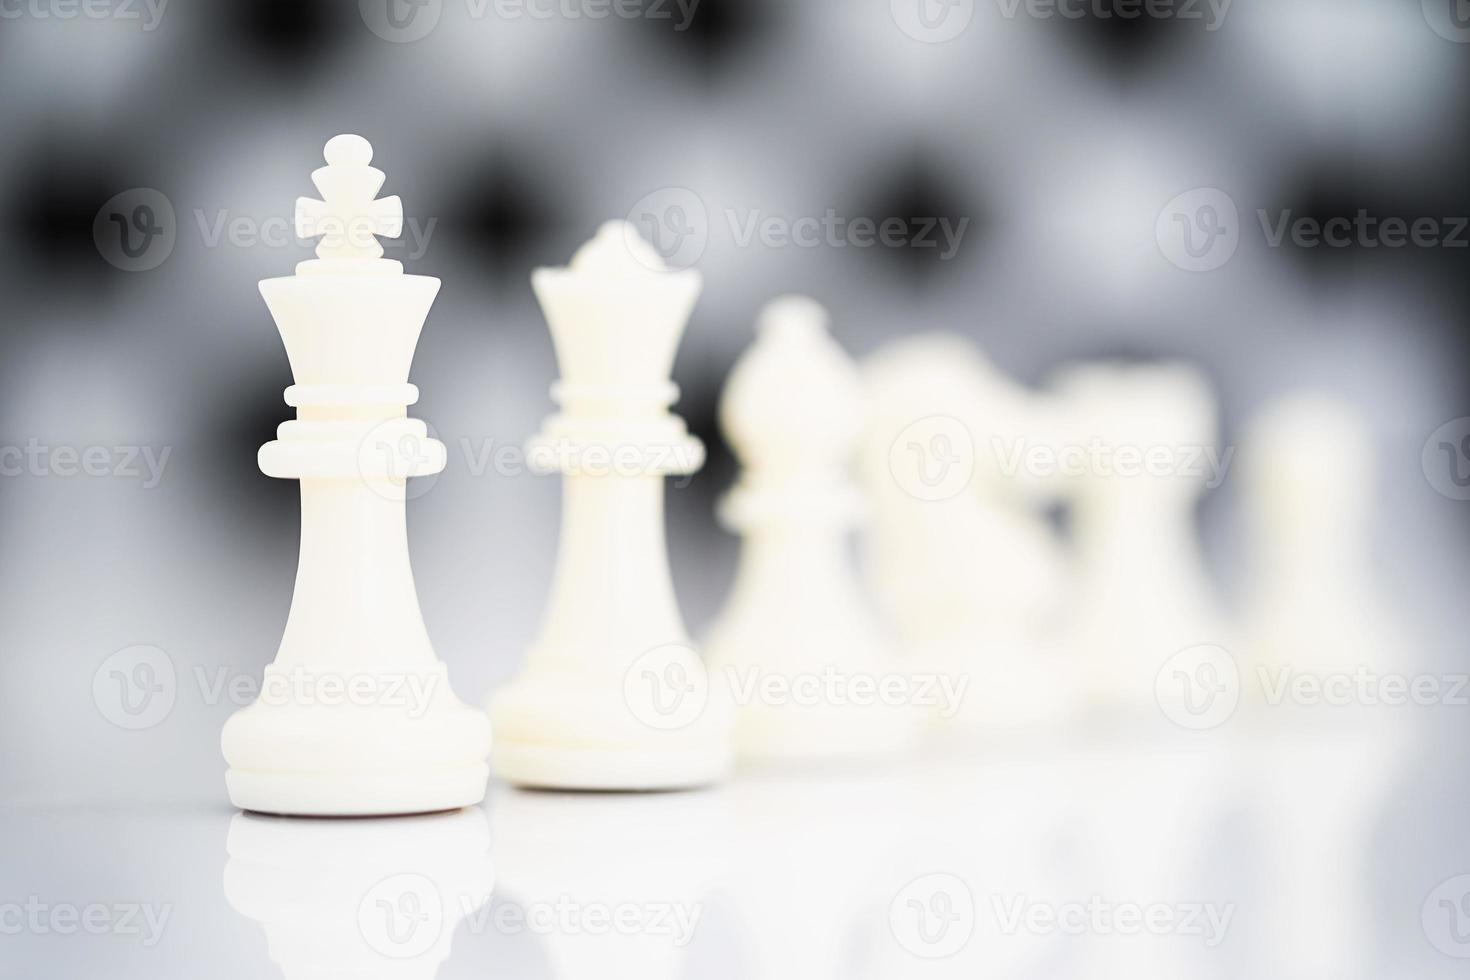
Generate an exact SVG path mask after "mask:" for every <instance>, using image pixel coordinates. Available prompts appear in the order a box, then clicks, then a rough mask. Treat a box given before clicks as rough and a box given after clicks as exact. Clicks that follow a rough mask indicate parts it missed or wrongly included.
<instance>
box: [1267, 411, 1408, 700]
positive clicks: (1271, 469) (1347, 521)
mask: <svg viewBox="0 0 1470 980" xmlns="http://www.w3.org/2000/svg"><path fill="white" fill-rule="evenodd" d="M1376 455H1377V454H1376V452H1375V449H1374V446H1373V436H1372V431H1371V429H1370V428H1369V425H1368V422H1367V420H1366V419H1364V418H1363V417H1362V416H1361V415H1360V414H1358V413H1357V412H1356V410H1354V409H1353V408H1352V406H1350V405H1347V404H1344V403H1342V402H1339V401H1335V400H1332V399H1330V398H1327V397H1326V396H1320V395H1298V396H1295V397H1293V398H1290V399H1287V400H1284V401H1281V402H1278V403H1276V404H1274V405H1272V406H1270V407H1269V408H1268V409H1266V410H1265V411H1263V412H1262V413H1261V415H1260V416H1259V417H1257V419H1256V420H1255V422H1254V423H1253V424H1252V425H1251V427H1250V428H1249V429H1248V430H1247V432H1246V435H1245V439H1244V440H1243V449H1242V453H1241V472H1242V474H1243V476H1244V477H1245V486H1246V490H1247V503H1248V505H1249V508H1250V516H1251V518H1252V525H1251V529H1252V534H1251V537H1250V541H1251V544H1252V554H1251V558H1252V567H1251V574H1250V577H1249V580H1248V581H1249V585H1250V588H1249V590H1248V593H1247V598H1246V602H1245V608H1246V616H1245V619H1246V623H1247V630H1248V636H1249V638H1250V641H1251V643H1252V653H1253V655H1254V661H1255V662H1254V664H1253V666H1254V667H1255V669H1256V678H1255V680H1256V681H1257V682H1258V683H1255V684H1253V685H1252V687H1253V688H1254V689H1255V690H1256V693H1257V694H1261V695H1264V693H1265V691H1264V690H1263V689H1262V685H1261V684H1260V683H1259V682H1260V681H1262V680H1271V679H1273V678H1274V677H1275V676H1276V675H1278V674H1280V673H1281V672H1282V671H1283V670H1289V671H1296V672H1304V673H1312V674H1319V675H1320V674H1322V673H1324V672H1333V671H1341V672H1352V671H1354V670H1355V669H1356V668H1358V667H1360V666H1361V667H1365V668H1368V669H1369V670H1372V671H1376V672H1378V673H1380V674H1382V673H1384V672H1388V671H1403V670H1405V669H1406V667H1407V666H1408V665H1407V664H1406V663H1405V661H1406V659H1407V658H1408V657H1409V656H1410V654H1411V652H1412V651H1411V648H1410V643H1409V640H1408V638H1407V637H1406V635H1405V630H1404V628H1403V626H1402V625H1401V624H1400V623H1399V622H1397V619H1396V617H1395V616H1394V614H1393V613H1392V612H1391V610H1390V609H1389V607H1388V605H1387V604H1386V603H1385V602H1384V601H1383V598H1382V596H1383V588H1382V583H1381V581H1379V580H1378V578H1377V576H1376V575H1375V574H1374V568H1373V564H1372V561H1371V558H1370V555H1369V540H1368V539H1369V533H1370V529H1371V527H1372V520H1373V513H1374V507H1375V505H1376V497H1377V493H1376V479H1377V477H1376V473H1377V465H1378V464H1377V460H1376ZM1268 686H1275V685H1274V684H1273V685H1268Z"/></svg>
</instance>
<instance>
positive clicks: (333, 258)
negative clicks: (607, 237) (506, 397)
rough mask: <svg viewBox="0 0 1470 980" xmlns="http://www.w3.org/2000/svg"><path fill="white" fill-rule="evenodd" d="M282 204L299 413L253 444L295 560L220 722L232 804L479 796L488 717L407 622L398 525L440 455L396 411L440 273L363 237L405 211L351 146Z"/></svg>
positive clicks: (272, 289) (402, 404)
mask: <svg viewBox="0 0 1470 980" xmlns="http://www.w3.org/2000/svg"><path fill="white" fill-rule="evenodd" d="M326 159H327V164H328V165H327V166H326V167H323V168H321V169H319V170H317V171H316V172H314V173H313V174H312V181H313V182H314V183H315V184H316V186H317V188H318V189H319V190H320V191H321V193H322V198H323V200H322V201H313V200H309V199H305V198H303V199H301V200H299V201H298V202H297V210H296V221H297V233H298V235H299V236H300V237H303V238H307V237H314V236H321V239H322V240H321V244H320V245H319V246H318V248H317V250H316V254H317V258H316V259H315V260H313V261H307V262H303V263H301V264H300V265H298V266H297V268H296V275H294V276H288V277H284V278H279V279H267V280H266V281H264V282H262V283H261V284H260V291H261V294H262V295H263V296H264V297H265V301H266V304H267V305H268V306H269V307H270V310H271V315H272V316H273V317H274V318H275V321H276V325H277V326H278V327H279V329H280V332H281V338H282V339H283V340H284V341H285V344H286V352H287V354H288V355H289V356H290V359H291V371H292V374H293V375H294V376H295V380H296V383H295V384H294V385H292V386H291V387H290V388H288V389H286V403H287V404H288V405H292V406H294V407H295V408H296V418H295V419H294V420H292V421H288V422H285V423H283V424H282V425H281V426H280V428H279V430H278V432H277V436H278V438H277V439H276V440H275V441H273V442H270V443H267V444H266V445H265V446H262V447H261V449H260V468H261V470H262V471H263V472H264V473H265V474H266V475H268V476H273V477H279V478H284V479H299V480H300V481H301V556H300V565H299V567H298V569H297V573H296V591H295V594H294V595H293V597H292V600H291V613H290V616H289V617H288V619H287V621H286V631H285V636H284V637H283V638H282V640H281V646H280V650H279V651H278V652H277V654H276V659H275V662H274V663H272V664H270V665H269V666H267V667H266V669H265V678H264V682H263V684H262V687H261V695H260V698H259V699H258V700H257V701H256V702H255V703H254V704H252V705H250V706H249V707H247V708H245V709H244V710H242V711H239V712H237V713H236V714H235V715H234V716H233V717H231V718H230V720H229V721H228V722H227V723H226V725H225V729H224V733H223V736H222V746H223V749H224V755H225V759H226V761H227V762H228V763H229V766H230V768H229V772H228V773H227V775H226V784H227V786H228V788H229V792H230V799H231V800H232V801H233V802H234V803H235V805H236V806H239V807H242V808H244V809H248V810H259V811H265V812H271V813H286V814H299V815H365V814H394V813H416V812H427V811H433V810H446V809H451V808H455V807H462V806H468V805H471V804H474V803H478V802H479V801H480V800H481V799H483V798H484V795H485V785H486V781H487V779H488V777H489V769H488V766H487V765H486V762H485V759H486V756H487V755H488V754H489V751H490V727H489V722H488V720H487V719H486V718H485V716H484V714H483V713H482V712H479V711H476V710H474V709H472V708H470V707H468V706H466V705H465V704H463V703H461V702H460V701H459V700H458V699H457V698H456V697H455V696H454V693H453V692H452V691H451V690H450V688H449V682H448V678H447V677H446V670H445V666H444V664H443V663H442V662H441V661H440V660H439V658H438V657H437V656H436V655H435V653H434V650H433V647H432V646H431V645H430V643H429V636H428V633H427V631H426V630H425V628H424V622H423V617H422V615H421V613H420V611H419V604H418V596H417V594H416V592H415V590H414V583H413V571H412V569H411V568H410V566H409V556H408V535H407V528H406V524H405V515H404V496H405V494H404V487H405V481H406V480H407V478H408V477H412V476H422V475H426V474H431V473H437V472H439V471H440V470H442V469H443V468H444V464H445V461H446V454H445V450H444V446H443V444H442V443H440V442H438V441H437V440H434V439H430V438H429V437H428V431H427V428H426V427H425V425H424V424H423V423H422V422H420V421H417V420H415V419H410V418H408V417H407V406H408V405H409V404H412V403H413V402H414V401H416V400H417V399H418V389H417V388H415V387H414V386H413V385H411V384H409V383H408V370H409V365H410V363H411V362H412V360H413V352H414V347H415V345H416V344H417V343H418V337H419V331H420V330H421V329H422V328H423V325H424V320H425V318H426V317H427V316H428V312H429V306H430V305H431V304H432V303H433V301H434V297H435V295H437V293H438V292H439V280H438V279H433V278H430V277H428V276H410V275H404V274H403V266H402V265H401V264H400V263H398V262H395V261H391V260H388V259H384V258H383V249H382V246H381V245H380V244H379V243H378V241H377V239H376V237H375V236H378V235H387V236H389V237H393V236H396V235H397V234H399V232H400V230H401V228H402V223H403V210H402V205H401V204H400V202H399V201H398V199H397V198H396V197H394V198H385V199H383V200H375V199H374V198H375V196H376V194H377V192H378V189H379V188H380V187H381V186H382V184H383V174H382V172H381V171H379V170H377V169H375V168H373V167H370V166H369V165H368V164H369V163H370V161H371V160H372V147H371V146H369V145H368V142H367V141H366V140H364V139H362V138H361V137H359V136H338V137H336V138H334V139H333V140H331V141H330V142H329V143H328V144H327V148H326Z"/></svg>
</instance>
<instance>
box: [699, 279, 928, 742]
mask: <svg viewBox="0 0 1470 980" xmlns="http://www.w3.org/2000/svg"><path fill="white" fill-rule="evenodd" d="M758 330H759V337H758V339H757V340H756V342H755V344H754V346H752V347H751V348H750V349H749V350H748V351H747V352H746V353H745V354H744V355H743V356H742V357H741V358H740V360H739V361H738V362H737V363H736V365H735V367H734V369H733V370H732V371H731V373H730V379H729V381H728V382H727V383H726V385H725V392H724V398H723V400H722V402H721V419H722V421H723V424H724V429H725V432H726V435H727V436H728V438H729V439H730V442H731V444H732V445H733V446H734V448H735V451H736V453H737V454H738V455H739V457H740V459H741V462H742V463H743V464H744V470H743V472H742V474H741V478H740V482H739V483H738V484H737V485H736V486H735V488H734V489H733V490H731V491H730V493H729V495H728V496H727V497H726V498H725V499H724V500H723V501H722V503H721V515H720V516H721V518H722V520H723V522H724V523H725V524H726V525H727V526H729V527H730V528H732V529H733V530H735V531H737V532H738V533H740V534H741V535H742V537H743V539H744V540H743V544H742V546H741V553H740V567H739V570H738V571H737V572H736V577H735V588H734V591H733V593H732V594H731V596H730V598H729V601H728V602H727V604H726V606H725V608H724V610H723V612H722V613H721V615H720V617H719V619H718V620H717V621H716V624H715V626H714V627H713V628H712V629H711V631H710V635H709V640H708V642H707V643H706V645H705V648H706V651H707V654H708V656H709V659H710V664H711V669H712V670H714V671H715V672H716V676H717V678H718V680H719V681H720V682H721V683H722V684H723V685H725V686H726V687H728V689H729V690H730V691H731V692H732V693H733V694H734V695H735V700H736V703H737V705H738V707H737V708H736V744H737V750H738V751H739V753H740V754H741V756H742V757H744V758H748V759H801V758H817V757H837V756H842V757H850V758H857V759H862V758H870V757H873V756H879V755H884V754H890V753H894V752H896V751H899V750H901V749H903V748H904V747H905V746H906V745H907V744H908V743H909V742H910V741H911V735H912V734H913V733H914V732H915V731H916V722H917V720H918V718H919V716H918V715H917V714H916V709H915V707H914V706H913V705H911V704H904V703H898V701H897V699H895V700H894V702H893V703H884V702H883V701H881V700H878V699H876V698H875V696H874V692H875V691H877V690H878V689H879V688H880V686H881V685H882V684H883V682H884V681H885V678H887V677H889V676H890V675H894V673H895V671H896V670H897V666H898V665H896V664H894V663H893V662H891V660H890V659H889V658H888V657H887V650H886V649H884V646H883V643H882V640H881V639H880V635H879V629H878V624H877V623H876V622H875V621H873V618H872V617H871V615H870V613H869V611H868V606H867V603H866V601H865V599H864V598H863V596H862V593H861V591H860V589H859V587H858V584H857V582H856V580H855V577H854V575H853V572H852V570H851V568H850V567H849V558H848V554H847V550H846V548H845V547H844V540H843V539H844V538H845V536H846V533H847V531H848V529H849V528H850V527H851V526H852V525H853V524H854V523H855V522H856V521H857V520H858V519H859V516H860V514H861V511H862V509H863V507H862V501H861V498H860V497H859V495H858V492H857V489H856V487H854V486H853V485H852V483H851V479H850V477H849V475H848V465H849V460H850V459H851V457H852V455H853V452H854V450H855V449H856V445H857V441H858V439H859V438H860V437H861V434H862V424H863V413H862V409H863V393H862V387H861V383H860V381H859V379H858V374H857V370H856V368H855V367H854V366H853V364H852V362H851V360H850V359H849V358H848V356H847V355H846V353H844V352H843V350H842V349H841V348H840V347H839V346H838V345H837V344H836V343H835V342H834V341H833V340H832V338H831V337H830V336H829V335H828V333H827V311H826V310H824V309H822V307H821V306H819V305H818V304H816V303H815V302H813V301H812V300H809V299H804V298H800V297H786V298H784V299H779V300H776V301H775V302H773V303H771V304H770V305H768V306H767V307H766V308H765V310H764V311H763V312H762V313H761V316H760V321H759V324H758ZM771 679H775V680H778V681H780V682H782V683H783V687H782V691H783V692H784V693H782V694H781V695H780V696H779V697H777V698H769V697H763V695H762V690H763V685H764V683H765V682H766V681H768V680H771ZM808 689H809V690H808ZM865 690H866V691H867V693H864V691H865Z"/></svg>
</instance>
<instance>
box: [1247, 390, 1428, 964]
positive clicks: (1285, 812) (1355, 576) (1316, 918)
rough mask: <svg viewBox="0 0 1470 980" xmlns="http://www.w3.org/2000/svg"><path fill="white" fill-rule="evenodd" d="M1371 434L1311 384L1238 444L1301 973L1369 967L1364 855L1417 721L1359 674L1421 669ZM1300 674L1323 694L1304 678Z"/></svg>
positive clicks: (1282, 938)
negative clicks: (1387, 587)
mask: <svg viewBox="0 0 1470 980" xmlns="http://www.w3.org/2000/svg"><path fill="white" fill-rule="evenodd" d="M1371 440H1372V436H1371V430H1370V428H1369V425H1368V423H1367V421H1366V420H1364V419H1363V418H1361V417H1360V416H1359V415H1358V413H1357V412H1356V411H1354V410H1353V408H1352V407H1351V406H1349V405H1345V404H1341V403H1339V402H1336V401H1334V400H1332V399H1329V398H1326V397H1322V396H1316V395H1298V396H1295V397H1293V398H1290V399H1288V400H1285V401H1283V402H1279V403H1277V404H1275V405H1273V406H1271V407H1270V408H1268V409H1267V410H1266V411H1265V412H1264V413H1262V415H1261V416H1260V417H1258V419H1257V420H1256V421H1255V423H1254V424H1253V425H1252V426H1251V427H1250V429H1249V430H1248V431H1247V434H1246V437H1245V439H1244V440H1243V447H1242V451H1241V473H1242V475H1243V477H1244V478H1245V486H1246V489H1247V493H1248V497H1247V502H1248V505H1249V509H1250V513H1251V516H1252V518H1253V521H1252V534H1251V537H1250V540H1251V543H1252V555H1251V557H1252V562H1253V566H1252V571H1253V574H1252V575H1251V578H1250V582H1251V588H1250V592H1249V595H1248V598H1247V601H1246V616H1245V623H1246V627H1247V632H1246V636H1247V639H1248V640H1249V642H1250V649H1249V655H1250V656H1249V658H1248V659H1249V662H1248V663H1247V664H1246V665H1245V669H1246V670H1247V671H1248V674H1247V676H1246V678H1245V680H1246V683H1245V687H1246V690H1247V691H1248V692H1249V693H1250V695H1251V704H1250V708H1251V711H1250V713H1249V715H1248V718H1249V719H1250V720H1251V721H1253V722H1254V723H1255V732H1254V735H1255V739H1256V747H1257V750H1258V751H1257V753H1256V758H1255V759H1254V760H1253V762H1252V772H1253V774H1254V779H1253V784H1254V785H1255V787H1256V788H1257V791H1258V794H1259V795H1258V804H1257V811H1258V814H1259V820H1260V821H1261V823H1262V825H1263V826H1265V827H1268V828H1269V832H1268V833H1267V834H1266V835H1265V841H1266V844H1267V847H1268V864H1269V866H1270V867H1272V868H1274V869H1276V873H1277V874H1278V875H1279V880H1277V881H1276V882H1275V884H1274V887H1273V888H1272V889H1271V895H1272V900H1273V909H1272V914H1271V915H1269V916H1267V917H1266V919H1265V921H1268V922H1270V923H1272V924H1273V930H1274V935H1273V936H1272V937H1271V940H1272V946H1273V955H1272V960H1273V962H1276V963H1277V964H1279V965H1280V967H1281V969H1282V974H1283V975H1290V976H1293V977H1301V978H1303V980H1327V978H1334V980H1337V978H1351V977H1354V976H1360V975H1362V971H1361V968H1360V967H1359V964H1360V963H1362V962H1363V961H1364V958H1365V957H1364V954H1365V953H1366V952H1367V951H1366V950H1365V949H1364V947H1363V943H1362V941H1361V937H1363V936H1365V935H1369V934H1371V930H1372V924H1373V910H1372V908H1371V906H1370V904H1369V903H1368V901H1367V896H1368V894H1369V889H1368V874H1369V868H1368V867H1367V866H1366V862H1365V860H1364V855H1366V854H1368V853H1370V851H1371V844H1370V841H1371V838H1372V834H1373V822H1374V820H1375V818H1376V817H1377V814H1378V812H1379V808H1380V807H1381V806H1382V805H1383V804H1384V802H1385V796H1386V794H1387V792H1388V789H1389V783H1390V780H1391V778H1392V773H1393V771H1394V768H1395V762H1396V761H1397V760H1398V758H1399V757H1400V755H1401V753H1402V752H1403V751H1404V748H1405V745H1404V738H1405V735H1406V734H1407V733H1406V732H1405V731H1404V730H1403V725H1402V724H1401V722H1402V718H1401V715H1402V713H1403V712H1404V710H1405V709H1404V708H1402V707H1395V706H1392V705H1387V704H1382V703H1373V701H1372V695H1373V692H1374V691H1376V690H1381V689H1379V688H1374V687H1367V688H1362V687H1359V683H1358V680H1357V679H1358V678H1359V677H1364V678H1371V677H1380V678H1381V677H1383V676H1384V675H1393V676H1399V677H1403V676H1407V675H1408V674H1410V673H1411V672H1412V671H1411V668H1410V666H1409V664H1408V662H1407V661H1408V659H1409V656H1410V653H1411V646H1410V641H1409V639H1408V637H1407V635H1406V631H1405V629H1404V628H1403V627H1402V625H1401V624H1400V623H1399V622H1397V620H1396V617H1395V616H1393V615H1392V613H1391V611H1390V610H1389V609H1388V608H1386V606H1385V603H1384V602H1383V600H1382V598H1381V596H1382V595H1383V591H1384V590H1383V589H1382V588H1381V583H1379V582H1377V581H1375V576H1374V574H1373V565H1372V563H1371V560H1370V557H1369V542H1368V537H1369V534H1370V529H1371V527H1372V523H1371V521H1372V517H1373V514H1374V505H1375V501H1374V498H1375V474H1376V472H1377V466H1376V463H1375V459H1374V457H1375V452H1374V447H1373V445H1372V441H1371ZM1303 681H1305V682H1306V684H1307V687H1306V689H1307V690H1308V691H1310V692H1314V693H1313V694H1312V695H1311V698H1309V699H1308V700H1309V702H1310V703H1301V702H1300V701H1299V699H1298V698H1297V697H1296V696H1295V695H1294V694H1293V693H1292V692H1293V691H1294V690H1296V689H1297V685H1298V684H1300V683H1301V682H1303ZM1364 691H1366V692H1367V693H1368V698H1367V699H1365V698H1364V697H1363V696H1362V694H1361V693H1360V692H1364Z"/></svg>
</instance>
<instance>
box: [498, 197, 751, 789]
mask: <svg viewBox="0 0 1470 980" xmlns="http://www.w3.org/2000/svg"><path fill="white" fill-rule="evenodd" d="M531 285H532V287H533V289H534V290H535V293H536V298H537V300H538V301H539V302H540V304H541V308H542V310H543V311H544V312H545V314H546V319H547V322H548V324H549V325H550V327H551V337H552V343H553V345H554V347H555V348H556V357H557V362H558V364H559V365H560V368H561V372H562V378H561V380H560V381H559V382H558V383H557V384H556V385H554V386H553V388H552V397H553V399H554V400H555V401H556V402H557V403H558V404H559V406H560V408H561V411H560V412H559V413H557V414H556V415H553V416H551V417H550V418H549V419H547V420H546V423H545V425H544V427H543V429H542V431H541V433H540V435H539V436H537V437H536V438H535V439H534V440H533V441H532V443H531V445H530V446H529V453H528V458H529V460H530V461H531V463H532V464H533V465H534V466H536V468H538V469H545V470H557V471H560V472H561V473H562V474H563V476H564V480H563V491H562V523H561V540H560V543H559V546H558V553H557V563H556V572H555V577H554V580H553V583H552V592H551V599H550V603H549V605H548V607H547V611H546V618H545V620H544V622H543V625H542V629H541V634H540V637H539V638H538V639H537V641H536V643H535V645H534V646H533V647H532V649H531V651H530V653H529V655H528V657H527V662H526V666H525V669H524V671H523V672H522V673H521V675H520V676H519V677H517V678H516V679H515V680H514V681H513V682H512V683H511V684H510V685H509V686H508V687H506V688H504V689H503V690H501V691H499V692H498V693H497V694H496V696H495V697H494V699H493V701H492V702H491V706H490V712H491V719H492V721H493V723H494V725H495V730H496V747H495V756H494V765H495V771H496V772H497V774H499V775H500V776H501V777H502V778H504V779H505V780H507V781H509V782H511V783H515V784H518V785H523V786H540V787H552V788H561V789H599V790H651V789H674V788H680V787H688V786H698V785H702V784H705V783H710V782H713V781H715V780H718V779H720V778H721V777H722V776H724V775H725V773H726V771H727V770H728V768H729V765H730V743H729V731H728V721H727V717H728V715H727V712H726V711H725V710H724V708H723V704H722V702H720V701H719V699H717V698H711V697H710V686H709V682H708V678H707V677H706V676H705V674H704V668H703V665H702V662H701V661H700V659H699V657H698V655H697V654H696V653H695V651H694V650H693V648H692V647H691V645H690V641H689V636H688V633H687V631H686V630H685V627H684V623H683V620H682V618H681V616H680V614H679V607H678V605H677V603H676V601H675V598H674V589H673V582H672V580H671V578H670V575H669V566H668V555H667V553H666V551H665V546H664V513H663V493H664V478H665V477H666V476H667V475H669V474H678V473H692V472H693V471H695V470H697V469H698V468H699V466H700V465H701V464H702V463H703V461H704V447H703V445H702V444H701V443H700V442H699V440H698V439H697V438H695V437H693V436H691V435H690V434H689V433H688V432H687V431H686V429H685V427H684V423H683V422H682V421H681V420H680V419H679V418H678V417H677V416H675V415H673V414H671V413H670V412H669V411H668V408H669V406H670V405H672V404H673V403H674V401H675V400H676V399H677V397H678V388H677V387H676V386H675V385H674V384H673V382H672V381H670V380H669V374H670V371H671V368H672V366H673V360H674V351H675V349H676V348H677V346H678V343H679V337H680V335H681V334H682V333H683V331H684V326H685V324H686V322H687V321H688V319H689V314H690V312H691V310H692V309H693V307H694V302H695V300H696V299H697V298H698V296H699V290H700V278H699V273H698V272H696V271H694V270H692V269H686V270H682V271H677V272H674V271H669V270H668V269H667V268H666V266H665V264H664V262H663V261H662V259H661V258H660V256H659V255H658V253H657V252H656V251H655V250H654V249H653V247H652V246H651V245H649V244H648V243H647V242H645V241H644V240H643V239H642V238H640V237H639V235H638V233H637V231H636V230H635V229H634V228H633V227H632V226H631V225H629V224H626V223H624V222H617V221H613V222H608V223H606V224H604V225H603V226H602V227H601V228H600V229H599V230H598V232H597V235H596V237H594V238H593V239H592V240H591V241H590V242H588V243H587V244H586V245H584V246H582V248H581V249H579V250H578V251H577V253H576V255H574V256H573V257H572V261H571V265H570V266H569V267H567V268H554V269H537V270H536V272H535V273H534V274H533V275H532V277H531Z"/></svg>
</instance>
